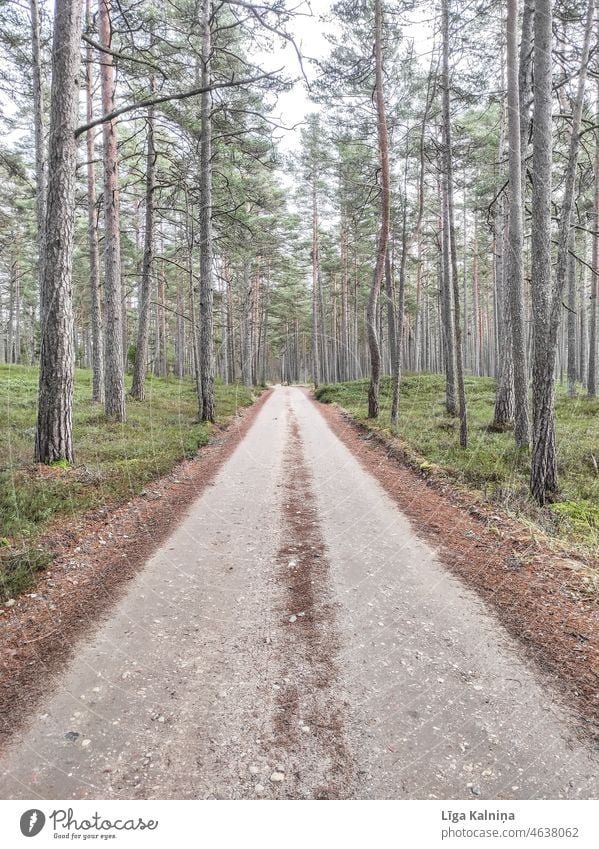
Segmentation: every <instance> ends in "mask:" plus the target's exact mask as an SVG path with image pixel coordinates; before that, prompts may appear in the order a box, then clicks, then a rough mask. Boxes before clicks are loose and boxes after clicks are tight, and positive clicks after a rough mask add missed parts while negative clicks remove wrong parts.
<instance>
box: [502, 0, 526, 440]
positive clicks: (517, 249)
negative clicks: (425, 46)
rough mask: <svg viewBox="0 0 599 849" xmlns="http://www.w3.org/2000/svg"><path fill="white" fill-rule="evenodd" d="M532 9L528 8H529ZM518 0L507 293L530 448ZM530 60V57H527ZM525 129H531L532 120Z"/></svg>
mask: <svg viewBox="0 0 599 849" xmlns="http://www.w3.org/2000/svg"><path fill="white" fill-rule="evenodd" d="M529 5H530V4H529V3H528V0H526V7H525V10H524V25H523V33H522V43H523V44H525V43H526V39H527V38H529V34H528V32H527V31H528V25H529V21H530V23H532V15H531V13H530V9H529ZM527 9H528V11H527ZM517 30H518V0H508V7H507V124H508V168H509V212H508V215H509V225H508V252H507V262H506V279H507V293H506V296H507V298H508V301H509V316H510V327H509V339H510V342H511V348H512V364H513V381H514V438H515V441H516V445H517V447H518V448H528V445H529V430H530V423H529V418H528V358H527V349H526V322H525V313H524V266H523V259H522V251H523V244H524V221H523V207H524V195H523V192H524V183H523V173H522V158H523V148H522V143H523V127H522V114H523V109H525V108H526V107H525V106H524V105H523V104H522V103H521V99H520V98H521V94H522V89H524V86H525V84H524V82H521V79H522V78H523V79H524V80H526V79H527V72H526V70H525V68H523V60H522V59H521V60H520V63H518V31H517ZM526 61H528V60H526ZM524 131H525V132H528V120H526V125H525V127H524Z"/></svg>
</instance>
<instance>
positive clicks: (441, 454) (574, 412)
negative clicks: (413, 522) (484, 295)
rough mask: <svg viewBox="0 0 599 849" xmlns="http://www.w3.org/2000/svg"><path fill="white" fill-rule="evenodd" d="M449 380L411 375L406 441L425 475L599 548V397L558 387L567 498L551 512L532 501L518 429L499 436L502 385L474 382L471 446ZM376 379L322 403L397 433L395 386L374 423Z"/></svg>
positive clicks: (324, 392)
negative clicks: (463, 443)
mask: <svg viewBox="0 0 599 849" xmlns="http://www.w3.org/2000/svg"><path fill="white" fill-rule="evenodd" d="M444 388H445V380H444V377H443V376H442V375H432V374H419V375H406V376H404V377H403V380H402V386H401V397H400V423H399V436H400V438H401V440H402V441H403V443H404V445H405V446H406V447H407V448H408V450H409V451H410V452H411V453H412V454H413V455H414V459H415V461H416V462H418V463H419V464H420V465H421V466H422V469H423V471H430V470H432V471H433V472H434V471H435V470H436V471H437V472H438V473H440V474H444V475H446V476H449V477H450V478H453V479H454V480H457V481H459V482H460V483H463V484H464V485H466V486H467V487H469V488H471V489H475V490H478V491H479V492H482V493H483V494H484V495H485V496H487V497H488V498H491V499H493V500H496V501H501V502H502V503H504V504H507V505H511V506H512V507H513V508H514V509H515V510H516V511H518V512H522V511H524V512H526V514H527V516H528V517H533V518H535V520H537V521H541V523H542V525H543V527H544V529H545V530H548V531H550V532H552V533H554V534H556V535H557V536H558V537H561V538H564V539H566V540H568V541H569V542H574V543H581V544H583V545H585V546H588V547H591V548H592V549H594V550H595V551H597V549H598V548H599V472H598V469H597V465H596V464H599V400H596V399H594V400H591V399H588V398H586V397H582V396H581V397H580V398H576V399H569V398H567V397H566V395H565V393H564V392H563V391H561V389H560V388H558V393H557V402H556V413H557V445H558V470H559V480H560V486H561V496H562V498H563V501H561V502H559V503H557V504H554V505H552V506H551V507H550V508H549V509H548V510H546V511H538V510H536V509H535V508H534V507H533V506H532V505H530V504H529V503H527V501H528V498H527V494H528V478H529V474H530V465H529V462H528V457H523V456H522V455H521V454H520V453H519V452H518V451H517V450H516V448H515V446H514V439H513V435H512V433H511V432H506V433H492V432H490V431H488V430H487V425H488V424H489V422H490V421H491V420H492V417H493V405H494V398H495V381H494V380H493V379H491V378H477V377H468V378H466V395H467V406H468V421H469V443H470V444H469V447H468V448H467V449H462V448H460V446H459V441H458V436H459V425H458V421H457V419H451V418H449V417H448V416H447V415H446V413H445V407H444ZM367 392H368V381H366V380H359V381H352V382H350V383H342V384H337V385H327V386H322V387H320V388H319V389H318V390H317V392H316V396H317V398H318V399H319V400H320V401H323V402H325V403H327V402H333V401H334V402H336V403H337V404H339V405H340V406H341V407H343V408H344V409H346V410H347V411H348V412H349V413H351V414H352V415H353V416H354V417H355V418H356V419H357V420H359V421H362V422H365V423H367V424H368V426H370V427H375V428H380V429H382V430H389V411H390V401H391V399H390V381H389V379H388V378H386V379H383V381H382V385H381V415H380V418H379V420H378V421H377V422H373V421H368V420H367V413H368V403H367Z"/></svg>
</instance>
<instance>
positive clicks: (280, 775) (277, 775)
mask: <svg viewBox="0 0 599 849" xmlns="http://www.w3.org/2000/svg"><path fill="white" fill-rule="evenodd" d="M270 780H271V781H274V782H275V783H278V782H281V781H285V773H284V772H273V774H272V775H271V776H270Z"/></svg>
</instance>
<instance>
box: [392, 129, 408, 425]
mask: <svg viewBox="0 0 599 849" xmlns="http://www.w3.org/2000/svg"><path fill="white" fill-rule="evenodd" d="M409 141H410V136H409V132H408V133H406V149H405V153H404V172H403V187H402V194H403V197H402V211H401V258H400V260H399V293H398V294H399V297H398V300H397V305H396V304H395V300H394V302H393V308H394V311H395V310H396V313H395V321H394V325H395V326H394V331H395V342H394V347H393V349H392V351H393V359H392V363H391V365H392V383H393V390H392V397H391V427H392V428H394V429H397V425H398V422H399V392H400V389H401V367H402V361H403V351H402V346H403V336H404V331H403V328H404V311H405V302H406V260H407V256H408V161H409V157H408V149H409ZM392 294H393V296H394V294H395V293H392Z"/></svg>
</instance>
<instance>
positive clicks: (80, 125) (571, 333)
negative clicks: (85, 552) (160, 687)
mask: <svg viewBox="0 0 599 849" xmlns="http://www.w3.org/2000/svg"><path fill="white" fill-rule="evenodd" d="M298 21H300V22H302V26H303V27H304V29H303V30H302V31H303V32H304V33H305V32H309V30H306V27H307V26H311V27H313V28H314V32H316V31H318V32H319V33H320V38H321V41H322V37H323V34H324V38H325V39H326V43H327V45H328V46H327V49H326V50H323V49H322V48H321V47H319V49H317V50H316V51H315V52H316V53H318V54H319V55H312V51H311V48H310V43H309V40H306V39H304V41H305V43H304V42H302V41H300V40H299V39H298V37H297V36H296V30H297V26H298ZM321 30H322V32H321ZM319 43H320V42H319ZM0 50H1V55H2V78H1V86H2V95H1V101H0V123H1V125H2V140H1V142H0V171H1V188H0V239H1V244H2V252H1V256H0V333H1V341H0V358H1V360H2V362H3V363H4V366H3V367H2V368H3V371H2V375H3V381H4V384H5V397H6V405H7V407H6V409H7V410H8V411H10V403H11V397H12V398H13V399H15V400H17V407H18V405H19V403H20V404H22V405H24V406H26V407H27V409H30V408H31V407H33V406H35V409H36V411H37V413H36V421H35V423H34V421H33V419H27V416H25V419H24V420H21V419H20V418H19V417H18V416H16V417H13V419H12V425H11V420H10V412H9V426H8V428H7V430H6V435H5V436H3V440H4V449H5V450H4V453H5V455H7V457H8V463H5V465H4V470H3V475H4V477H5V480H7V481H8V480H11V481H12V486H13V489H14V486H15V484H14V480H15V475H14V474H13V471H14V469H15V468H17V469H18V468H24V467H26V466H27V465H28V464H29V465H30V463H31V460H32V459H35V462H36V463H38V464H46V465H49V466H52V467H55V466H56V464H58V466H59V467H63V468H66V467H70V466H72V465H73V464H75V463H76V462H77V452H78V447H77V441H78V439H81V440H82V441H83V444H85V437H84V436H83V437H80V436H77V437H75V436H74V424H73V423H74V409H75V408H74V397H75V394H74V393H75V382H76V380H79V381H83V383H82V385H84V384H85V385H86V386H87V385H89V391H88V392H87V394H86V395H85V397H83V396H82V400H81V403H82V404H83V405H84V406H85V407H86V408H87V412H88V413H89V414H90V415H91V412H92V411H93V425H94V427H99V426H100V425H101V422H104V423H105V426H106V428H108V429H110V428H111V427H112V428H113V429H114V426H115V425H118V424H119V423H120V424H121V425H122V426H123V428H124V427H126V420H127V416H128V415H130V413H131V412H133V411H134V407H133V406H132V405H133V404H147V403H148V401H147V397H148V387H150V390H151V392H154V393H160V392H161V391H162V390H161V387H162V386H163V383H162V382H161V381H166V384H164V385H168V383H169V382H171V383H172V382H173V381H175V382H177V381H178V384H177V385H179V386H181V387H183V389H182V390H181V391H184V392H188V391H192V390H193V392H194V393H195V398H196V401H195V411H196V416H195V417H194V416H190V417H189V427H190V429H191V428H192V427H193V426H194V425H193V422H194V421H195V422H196V423H198V422H199V423H202V422H204V423H208V424H209V423H212V422H215V420H217V418H218V415H219V412H218V403H217V400H216V389H217V387H224V388H223V389H222V390H219V391H221V394H222V393H225V394H224V395H223V397H225V396H226V387H227V386H230V387H231V389H232V390H233V391H235V392H237V391H238V390H239V387H242V386H243V387H246V388H247V389H248V390H249V389H251V387H253V386H265V385H267V384H273V383H278V382H281V383H300V384H312V385H313V386H314V388H315V389H316V391H317V396H318V397H320V398H321V399H324V400H329V401H331V400H336V401H338V402H339V403H341V404H342V405H343V404H344V403H345V406H346V407H348V408H350V409H351V411H352V412H353V413H354V414H355V415H357V416H358V417H359V418H362V419H365V420H368V421H369V422H371V423H375V422H377V421H378V422H380V426H381V427H383V428H386V429H388V430H389V431H390V432H392V433H396V434H399V436H400V437H402V435H403V437H404V438H405V439H406V441H407V442H408V443H409V444H410V445H411V447H412V448H414V449H415V450H416V451H417V452H418V453H419V456H421V457H422V464H423V466H424V465H426V464H429V465H430V464H440V465H445V466H449V467H451V469H452V470H453V472H454V473H456V474H458V475H461V476H465V478H466V480H469V481H470V483H474V484H475V485H476V486H477V487H478V488H483V489H485V490H488V489H489V487H490V488H491V490H498V491H500V492H503V491H509V492H511V493H517V494H518V497H521V496H522V493H523V492H525V491H526V490H528V492H529V493H530V498H531V499H532V502H533V503H535V502H536V503H537V504H538V505H540V506H541V507H543V506H544V505H548V506H550V507H552V509H553V505H554V503H555V507H556V511H555V513H554V514H553V515H554V516H556V515H558V514H559V511H560V509H561V510H562V513H563V514H564V515H565V514H570V513H572V514H573V517H574V518H573V521H575V522H577V523H578V525H577V526H580V524H581V522H582V526H584V530H585V533H586V534H587V536H588V535H590V536H591V537H592V538H594V537H595V531H596V528H597V526H598V525H599V516H598V514H597V512H596V507H595V506H594V504H593V501H594V499H596V496H597V492H598V489H597V478H598V477H599V473H598V471H597V449H596V446H595V445H594V442H593V440H594V435H595V434H596V428H595V425H594V422H595V419H596V414H597V412H598V407H597V404H596V402H595V401H594V399H595V397H596V387H597V345H598V341H597V274H598V273H599V271H598V269H599V238H598V231H597V215H598V214H599V144H598V142H597V121H596V118H597V109H598V108H599V107H598V104H599V88H598V87H597V79H598V69H597V55H598V54H597V30H596V9H595V5H594V0H588V2H584V3H579V2H561V0H560V2H556V3H555V4H552V3H551V2H549V0H535V2H533V0H524V2H523V3H522V4H520V5H519V3H518V0H506V2H497V0H475V2H469V3H466V4H464V3H461V2H460V3H458V2H455V0H440V2H438V3H421V4H414V3H412V2H410V0H407V2H403V0H401V2H395V0H393V2H392V0H368V2H364V3H360V4H356V3H353V2H349V0H347V2H346V1H345V0H340V2H334V3H332V5H330V6H329V5H328V4H321V8H319V6H318V4H316V5H315V6H314V8H312V7H311V6H310V5H309V3H307V2H301V3H299V4H297V5H293V4H291V5H290V4H289V3H288V2H287V0H277V2H267V3H264V4H260V3H247V2H244V0H223V2H211V0H202V2H197V0H195V2H190V0H183V2H176V3H175V2H170V0H169V2H167V3H165V4H164V6H161V7H160V8H159V7H158V6H156V4H154V3H153V2H151V0H135V2H127V3H126V4H122V3H118V2H112V0H100V1H99V2H98V3H97V4H93V3H92V2H91V0H86V2H85V4H83V5H82V3H81V2H80V0H55V2H54V4H51V3H47V2H44V1H43V0H30V2H29V3H26V2H6V3H4V4H3V5H2V22H1V30H0ZM283 57H284V61H282V63H281V64H282V66H281V67H275V65H277V64H278V63H279V62H278V60H279V59H282V58H283ZM289 57H291V59H290V58H289ZM300 91H301V92H302V93H301V94H299V93H298V92H300ZM294 96H295V97H296V98H297V99H298V102H299V104H300V106H299V108H300V109H301V104H302V102H304V101H305V103H306V111H305V114H302V115H299V117H298V118H297V120H296V121H295V122H293V121H292V120H291V119H290V118H289V115H290V112H289V110H288V109H287V113H285V109H281V107H280V103H285V102H286V103H289V102H290V100H292V99H293V98H294ZM296 117H297V109H296ZM16 367H19V369H20V370H19V369H17V368H16ZM38 373H39V378H38ZM76 375H79V377H76ZM11 380H12V381H13V384H12V387H11ZM19 380H20V381H21V385H20V388H21V395H19V392H18V390H19V383H18V381H19ZM15 381H16V383H15ZM356 381H357V382H356ZM363 381H366V382H365V383H364V382H363ZM335 385H336V388H335ZM152 387H153V388H152ZM150 394H151V393H150ZM157 397H158V396H157ZM230 397H233V396H226V398H230ZM226 398H225V401H224V403H225V406H226V404H227V403H228V401H227V400H226ZM247 398H248V400H249V395H248V396H247ZM18 399H20V401H19V400H18ZM88 403H91V407H88V406H87V405H88ZM556 410H558V412H559V414H558V415H556ZM135 416H137V412H135V413H134V417H135ZM98 417H100V418H98ZM26 424H28V425H29V427H28V428H25V429H24V426H25V425H26ZM33 425H35V426H34V428H33V431H32V433H31V429H32V426H33ZM15 428H16V430H15ZM11 429H12V432H13V437H12V438H13V446H16V447H13V448H12V449H11V447H10V437H9V436H8V434H9V433H10V432H11ZM84 431H85V428H84V427H83V425H82V426H81V432H82V433H83V432H84ZM109 432H116V431H114V430H113V431H110V430H107V431H106V433H109ZM121 433H124V431H123V430H122V431H121ZM15 434H16V435H15ZM24 434H26V436H24ZM199 441H200V442H201V439H200V440H199ZM197 444H199V442H198V443H197ZM11 451H12V455H11ZM183 453H184V452H183ZM429 461H430V463H429ZM16 477H18V473H17V475H16ZM30 483H31V482H30V481H29V482H28V483H27V485H26V488H27V486H29V485H30ZM24 485H25V484H24ZM44 485H45V484H44ZM18 489H19V487H18V486H17V490H18ZM27 493H28V494H27ZM27 493H25V494H24V495H23V498H22V499H21V500H27V499H28V498H30V496H31V489H30V488H29V489H27ZM19 497H20V496H19V493H18V492H17V493H16V494H15V493H14V492H13V494H12V495H10V496H9V497H8V503H7V504H6V505H5V508H6V509H7V510H8V511H9V512H10V510H11V509H12V510H13V512H14V510H15V505H16V511H17V512H19ZM11 499H12V500H11ZM11 505H12V508H11ZM570 518H572V517H570ZM552 521H553V520H552ZM17 524H18V523H17ZM7 536H10V534H9V533H7Z"/></svg>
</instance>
